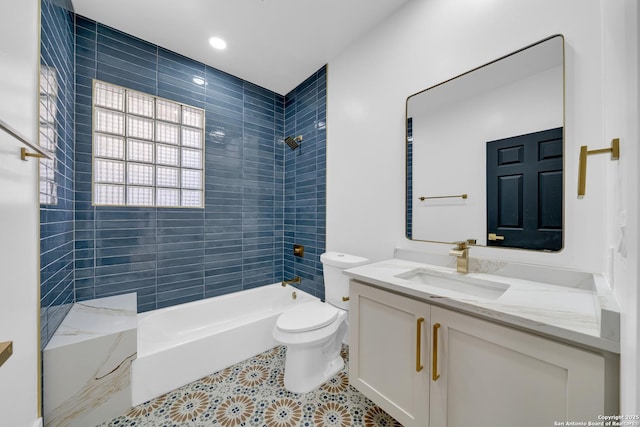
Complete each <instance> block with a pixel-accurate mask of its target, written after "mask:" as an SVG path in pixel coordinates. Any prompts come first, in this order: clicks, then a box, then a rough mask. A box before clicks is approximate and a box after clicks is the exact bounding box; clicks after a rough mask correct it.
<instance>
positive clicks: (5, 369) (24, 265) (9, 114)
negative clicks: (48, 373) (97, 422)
mask: <svg viewBox="0 0 640 427" xmlns="http://www.w3.org/2000/svg"><path fill="white" fill-rule="evenodd" d="M0 10H2V11H3V13H2V14H0V99H1V100H2V102H0V119H2V120H3V121H5V122H7V123H9V124H10V125H11V126H12V127H13V128H15V129H16V130H18V131H19V132H20V133H22V134H23V135H24V136H26V137H27V138H28V139H29V140H30V141H33V142H36V141H37V122H38V120H37V117H38V115H37V113H38V105H37V102H38V63H39V58H38V52H39V49H38V45H39V31H40V30H39V23H40V21H39V14H40V8H39V1H37V0H28V1H27V0H22V1H13V0H2V4H1V5H0ZM20 147H21V145H20V144H19V143H18V142H17V141H16V140H14V139H13V138H11V137H10V136H8V135H7V134H6V133H4V132H2V131H0V272H1V277H2V279H1V280H0V341H13V346H14V354H13V356H12V357H11V358H10V359H9V360H8V361H7V362H6V363H5V364H4V365H3V366H2V367H0V424H2V425H7V426H16V427H18V426H20V427H22V426H33V425H34V423H36V422H37V418H38V397H37V396H38V369H37V366H38V354H39V351H40V349H39V343H38V322H37V318H38V306H39V304H40V301H39V294H38V287H39V285H38V262H39V261H38V260H39V254H38V251H39V243H38V238H39V205H38V195H37V188H38V184H37V178H38V176H37V174H38V171H37V167H38V161H37V160H29V161H27V162H23V161H22V160H21V159H20Z"/></svg>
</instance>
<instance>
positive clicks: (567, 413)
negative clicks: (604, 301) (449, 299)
mask: <svg viewBox="0 0 640 427" xmlns="http://www.w3.org/2000/svg"><path fill="white" fill-rule="evenodd" d="M431 324H432V328H433V327H436V326H437V325H439V327H438V328H437V329H438V333H437V337H436V336H434V338H433V342H434V343H435V342H436V341H435V340H436V339H437V342H438V348H437V350H438V351H437V352H433V355H434V357H437V360H436V363H434V364H433V366H434V368H435V369H436V370H437V374H438V375H440V377H439V378H438V379H437V380H436V381H433V379H432V380H431V384H430V404H429V407H430V421H431V422H430V425H431V426H432V427H436V426H437V427H441V426H442V427H444V426H448V427H462V426H477V427H484V426H486V427H494V426H511V425H518V426H522V427H526V426H530V427H539V426H553V425H554V422H566V421H588V420H591V421H597V420H598V415H602V414H603V413H604V401H605V397H604V381H605V378H604V372H605V364H604V357H602V356H600V355H597V354H594V353H591V352H588V351H584V350H581V349H577V348H575V347H572V346H570V345H566V344H561V343H559V342H556V341H552V340H549V339H546V338H542V337H539V336H535V335H531V334H529V333H526V332H521V331H517V330H515V329H511V328H509V327H505V326H501V325H497V324H495V323H491V322H487V321H484V320H480V319H478V318H475V317H471V316H468V315H464V314H460V313H457V312H454V311H451V310H446V309H443V308H440V307H433V306H432V307H431Z"/></svg>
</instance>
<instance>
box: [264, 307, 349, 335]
mask: <svg viewBox="0 0 640 427" xmlns="http://www.w3.org/2000/svg"><path fill="white" fill-rule="evenodd" d="M338 314H339V312H338V309H337V308H335V307H333V306H332V305H330V304H327V303H323V302H320V301H313V302H309V303H306V304H302V305H301V306H299V307H296V308H293V309H291V310H287V311H285V312H284V313H282V314H281V315H280V316H279V317H278V320H277V322H276V326H277V327H278V329H280V330H281V331H282V332H290V333H291V332H307V331H313V330H316V329H320V328H323V327H325V326H327V325H329V324H330V323H332V322H333V321H334V320H336V318H337V317H338Z"/></svg>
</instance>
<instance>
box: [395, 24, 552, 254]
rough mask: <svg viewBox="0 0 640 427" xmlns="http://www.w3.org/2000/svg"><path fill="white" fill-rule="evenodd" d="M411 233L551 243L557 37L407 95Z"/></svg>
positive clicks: (512, 244) (542, 246)
mask: <svg viewBox="0 0 640 427" xmlns="http://www.w3.org/2000/svg"><path fill="white" fill-rule="evenodd" d="M406 118H407V120H406V141H407V203H406V214H407V215H406V219H407V221H406V234H407V237H408V238H409V239H412V240H420V241H430V242H440V243H450V242H454V241H463V240H467V239H475V240H476V241H477V244H478V245H486V246H496V247H505V248H519V249H530V250H544V251H559V250H561V249H562V244H563V243H562V242H563V234H564V233H563V217H564V215H563V203H564V202H563V193H564V191H563V185H564V184H563V182H564V180H563V164H564V160H563V152H564V144H563V141H564V38H563V37H562V36H561V35H556V36H552V37H549V38H547V39H544V40H542V41H540V42H538V43H535V44H533V45H530V46H527V47H525V48H523V49H520V50H518V51H516V52H513V53H511V54H509V55H506V56H504V57H502V58H499V59H497V60H495V61H492V62H490V63H488V64H485V65H483V66H480V67H478V68H475V69H473V70H471V71H469V72H466V73H464V74H461V75H459V76H457V77H454V78H452V79H449V80H447V81H445V82H442V83H440V84H437V85H435V86H432V87H430V88H428V89H425V90H423V91H421V92H418V93H416V94H413V95H411V96H409V97H408V98H407V104H406Z"/></svg>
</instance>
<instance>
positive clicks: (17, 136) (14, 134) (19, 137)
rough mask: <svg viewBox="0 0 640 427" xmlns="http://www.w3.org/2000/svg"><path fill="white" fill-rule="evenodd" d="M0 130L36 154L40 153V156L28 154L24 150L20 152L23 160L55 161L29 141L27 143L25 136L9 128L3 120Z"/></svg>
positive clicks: (0, 122)
mask: <svg viewBox="0 0 640 427" xmlns="http://www.w3.org/2000/svg"><path fill="white" fill-rule="evenodd" d="M0 129H2V130H3V131H5V132H6V133H8V134H9V135H11V136H12V137H14V138H15V139H17V140H18V141H20V142H21V143H23V144H24V145H26V146H27V147H29V148H31V149H32V150H34V151H35V152H36V153H38V154H32V153H27V150H26V149H24V148H22V149H21V150H20V158H21V159H22V160H27V159H26V158H27V157H43V158H46V159H50V160H53V159H51V156H49V155H48V154H47V153H45V152H44V151H42V149H40V148H39V147H38V146H37V145H34V144H32V143H30V142H29V141H27V139H26V138H25V137H24V136H22V135H21V134H20V133H19V132H18V131H17V130H15V129H14V128H12V127H11V126H9V125H8V124H7V123H5V122H3V121H2V120H0Z"/></svg>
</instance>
